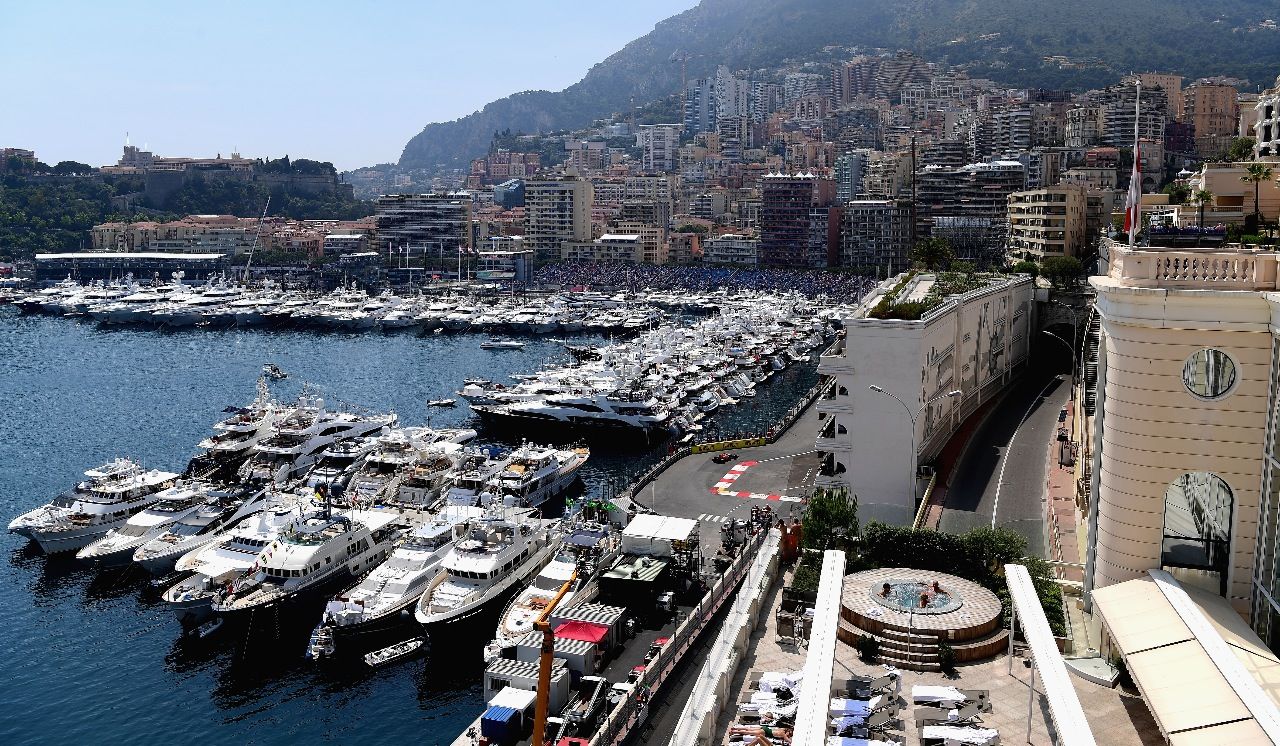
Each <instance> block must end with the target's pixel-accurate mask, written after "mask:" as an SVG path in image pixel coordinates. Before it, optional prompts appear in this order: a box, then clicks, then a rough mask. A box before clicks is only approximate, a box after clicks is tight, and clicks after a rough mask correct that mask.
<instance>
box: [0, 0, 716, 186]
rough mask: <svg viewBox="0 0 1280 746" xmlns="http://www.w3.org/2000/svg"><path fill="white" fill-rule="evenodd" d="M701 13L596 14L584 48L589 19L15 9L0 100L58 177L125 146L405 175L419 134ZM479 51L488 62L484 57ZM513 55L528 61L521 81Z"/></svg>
mask: <svg viewBox="0 0 1280 746" xmlns="http://www.w3.org/2000/svg"><path fill="white" fill-rule="evenodd" d="M694 4H695V2H694V0H659V2H653V3H645V4H641V5H618V6H610V7H609V8H608V10H607V11H606V10H601V9H599V8H597V7H594V6H592V9H591V12H592V13H593V14H595V15H596V16H597V17H599V16H602V15H607V18H606V19H602V20H607V22H604V23H594V24H592V32H591V33H590V34H583V33H580V28H581V27H580V25H579V24H580V23H581V18H580V17H581V14H582V13H583V11H584V10H585V9H587V5H586V4H585V3H580V2H576V3H554V4H545V5H544V4H529V3H517V2H510V1H509V0H499V2H496V3H487V4H484V5H445V6H437V5H435V4H423V5H417V4H410V3H405V4H400V3H391V4H386V5H379V6H375V7H368V8H363V9H361V10H360V11H359V13H358V15H356V14H353V13H352V12H351V10H350V9H349V8H348V7H346V6H343V5H341V4H339V3H332V2H319V3H309V4H307V5H306V12H305V13H300V12H299V11H300V10H301V6H300V5H298V4H293V3H281V4H275V5H271V6H254V5H250V4H247V3H230V4H228V5H226V6H223V7H220V8H219V9H218V10H217V11H216V13H210V12H208V11H206V10H197V9H195V8H191V9H188V8H184V7H174V6H170V5H160V4H157V3H147V2H133V3H113V4H110V5H100V6H99V5H88V4H86V5H79V6H74V7H73V6H72V4H67V3H50V4H38V5H37V4H21V3H12V2H10V3H5V4H4V6H3V9H2V10H0V15H3V16H5V17H6V19H7V21H8V23H7V24H6V25H9V26H10V28H13V29H17V28H23V29H28V30H29V33H20V34H10V35H9V37H10V38H9V39H8V41H6V43H5V44H4V45H3V47H0V86H3V88H4V89H5V90H6V92H7V96H8V98H9V100H10V101H11V102H14V101H21V102H22V105H20V106H18V105H14V106H5V107H0V133H3V134H4V140H5V142H6V144H15V145H20V146H22V147H27V148H31V149H33V150H35V151H37V152H39V153H41V157H44V158H48V159H50V161H51V162H55V163H56V162H57V161H60V160H78V161H87V162H89V163H91V164H92V165H95V166H99V165H103V164H108V163H114V162H115V160H116V159H117V158H118V157H119V154H120V146H121V144H122V143H123V142H124V140H125V135H126V133H129V136H130V139H131V140H132V141H133V143H134V144H135V145H139V146H141V145H144V144H145V145H146V146H147V147H148V148H149V149H151V150H153V151H155V152H156V153H158V154H162V155H188V154H192V155H197V154H198V155H204V156H210V157H211V156H213V155H215V154H217V153H219V152H220V153H222V154H223V155H224V156H225V155H228V154H230V153H231V152H232V151H233V150H238V151H239V152H241V153H243V154H244V155H246V156H253V157H261V156H272V157H279V156H281V155H285V154H288V155H290V156H292V157H295V158H297V157H309V158H315V159H318V160H329V161H333V162H334V163H335V165H337V166H338V168H340V169H349V168H355V167H359V166H364V165H370V164H373V163H381V162H387V161H395V160H396V159H397V158H399V156H400V149H401V148H402V147H403V146H404V143H405V141H406V140H407V139H408V138H409V137H410V136H411V135H413V134H414V133H416V132H417V131H418V130H420V129H421V128H422V126H423V125H425V124H426V123H428V122H433V121H445V120H450V119H454V118H456V117H459V116H463V115H465V114H468V113H470V112H472V111H474V110H476V109H478V108H480V107H482V106H484V104H485V103H487V102H488V101H490V100H492V99H494V98H497V97H500V96H505V95H508V94H510V93H514V92H516V91H520V90H528V89H547V90H559V89H561V88H564V87H565V86H567V85H570V84H572V83H573V82H575V81H576V80H578V79H579V78H581V77H582V75H583V74H584V73H585V72H586V71H587V69H589V68H590V67H591V65H593V64H595V63H597V62H598V61H600V60H601V59H604V58H605V57H607V56H608V55H609V54H611V53H613V52H614V51H616V50H617V49H619V48H620V47H622V46H623V45H624V44H626V43H627V42H628V41H630V40H631V39H633V38H636V37H637V36H641V35H643V34H644V33H645V32H646V31H648V30H649V29H650V28H652V27H653V24H654V23H656V22H658V21H660V20H662V19H663V18H666V17H668V16H670V15H672V14H674V13H679V12H680V11H683V10H685V9H687V8H689V7H691V6H693V5H694ZM353 16H355V17H353ZM495 18H501V19H503V23H500V24H497V23H494V19H495ZM299 19H302V20H301V21H299ZM299 23H300V25H298V24H299ZM205 24H208V27H207V28H202V26H204V25H205ZM429 29H436V32H434V33H431V32H429V31H427V30H429ZM445 29H447V30H448V31H447V32H445V31H444V30H445ZM55 30H56V31H55ZM481 38H482V39H483V40H484V43H483V47H484V48H485V49H489V50H492V51H491V52H489V53H485V54H477V53H476V52H475V50H476V48H477V40H478V39H481ZM107 39H110V40H113V41H112V43H109V44H105V43H103V42H104V40H107ZM129 39H132V40H133V43H131V42H128V41H127V40H129ZM532 39H536V40H538V43H536V44H531V43H529V41H530V40H532ZM144 42H145V43H144ZM262 50H269V52H268V54H267V55H265V56H264V55H263V54H262ZM504 50H506V52H511V53H514V52H516V51H517V50H518V52H519V56H518V59H519V63H518V64H513V60H514V59H515V58H514V57H513V56H512V54H508V53H506V52H504ZM440 70H447V71H448V72H447V74H440V73H438V71H440ZM233 100H238V101H239V103H237V104H234V105H231V104H230V103H229V102H230V101H233ZM304 116H305V117H306V118H307V121H306V124H305V126H300V121H299V119H300V117H304Z"/></svg>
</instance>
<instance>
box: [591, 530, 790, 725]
mask: <svg viewBox="0 0 1280 746" xmlns="http://www.w3.org/2000/svg"><path fill="white" fill-rule="evenodd" d="M770 536H772V537H774V541H775V542H776V541H777V536H778V534H777V532H776V531H772V530H770V531H758V532H757V533H756V534H755V535H754V536H753V537H752V538H751V539H750V541H748V542H747V543H746V545H744V546H743V548H742V551H741V552H740V553H739V554H738V556H737V557H736V558H735V559H734V560H733V563H732V564H730V565H729V567H727V568H726V569H725V572H724V574H723V575H721V576H720V577H719V578H718V579H716V581H715V583H713V584H712V585H711V588H710V589H708V591H707V592H706V593H705V594H703V596H702V599H701V600H700V601H698V605H697V606H696V607H694V608H693V609H691V610H690V611H689V615H688V616H687V617H685V619H684V621H682V622H680V624H679V626H677V627H676V630H675V632H673V633H672V634H671V639H670V640H669V641H668V642H667V644H666V645H665V646H664V647H663V648H662V650H661V651H660V652H659V653H658V655H657V656H656V657H655V658H654V659H653V660H652V661H650V662H649V664H648V665H647V666H645V669H644V671H643V672H642V673H641V674H640V678H639V679H638V680H636V682H635V685H634V687H633V689H632V693H633V696H631V697H628V698H626V699H624V700H622V701H621V702H619V703H618V704H617V706H615V707H614V708H613V710H612V711H611V712H609V713H607V714H606V715H605V718H604V721H603V722H602V723H600V726H599V729H598V730H597V731H596V735H595V736H593V737H592V739H591V746H616V744H620V743H622V742H623V741H625V740H626V739H627V737H628V736H629V735H631V731H632V730H633V729H635V728H637V727H639V726H640V725H642V724H643V723H644V721H645V718H646V717H647V716H648V714H649V702H650V701H651V700H652V699H653V696H654V695H655V694H657V693H658V692H659V691H660V690H661V689H662V685H663V684H664V683H666V681H667V678H668V677H669V676H670V675H671V672H672V671H674V670H675V668H676V666H677V665H679V663H680V661H681V660H683V658H684V655H685V653H687V652H688V651H689V649H690V648H691V647H693V645H694V643H696V642H697V641H698V638H699V637H700V636H701V635H702V633H703V632H704V631H705V630H706V629H707V627H708V626H709V625H710V624H711V620H712V619H714V618H715V616H716V612H718V611H719V610H720V607H721V606H723V605H724V602H725V600H726V599H728V598H729V597H730V596H732V595H733V594H734V591H735V589H737V587H738V585H739V583H741V582H742V579H743V578H744V577H746V575H747V572H748V571H749V570H750V569H751V568H752V566H753V565H754V563H755V560H756V557H757V555H758V554H760V549H761V547H762V546H763V545H764V544H765V542H766V540H767V538H768V537H770Z"/></svg>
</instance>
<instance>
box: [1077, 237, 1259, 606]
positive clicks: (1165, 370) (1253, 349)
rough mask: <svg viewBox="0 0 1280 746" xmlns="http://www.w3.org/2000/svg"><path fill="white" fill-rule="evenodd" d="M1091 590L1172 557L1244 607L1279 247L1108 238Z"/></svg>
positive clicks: (1169, 566) (1184, 576) (1102, 285)
mask: <svg viewBox="0 0 1280 746" xmlns="http://www.w3.org/2000/svg"><path fill="white" fill-rule="evenodd" d="M1107 255H1108V257H1109V258H1110V267H1109V273H1108V274H1107V275H1105V276H1101V277H1094V278H1092V279H1091V280H1090V282H1091V284H1092V285H1093V287H1094V288H1095V290H1096V291H1097V305H1096V312H1097V314H1098V317H1099V319H1100V321H1101V332H1100V336H1099V349H1098V370H1097V388H1096V397H1097V404H1096V414H1095V416H1094V421H1093V426H1092V428H1091V434H1090V437H1091V446H1092V447H1091V448H1090V452H1091V453H1092V467H1091V469H1090V472H1091V475H1092V476H1091V486H1090V494H1091V495H1093V496H1094V498H1093V499H1092V500H1091V501H1090V506H1089V524H1090V525H1089V529H1090V530H1089V537H1090V540H1089V546H1088V551H1087V557H1086V560H1087V562H1086V579H1085V588H1086V591H1089V592H1091V591H1092V590H1093V589H1096V588H1104V587H1107V586H1110V585H1113V584H1116V583H1122V582H1125V581H1129V580H1134V579H1136V578H1140V577H1143V576H1144V574H1145V573H1146V571H1147V570H1150V569H1163V570H1167V571H1169V572H1170V573H1172V574H1173V575H1174V576H1175V577H1177V578H1178V580H1179V581H1180V582H1182V583H1184V584H1187V585H1192V586H1195V587H1199V588H1202V589H1204V590H1208V591H1210V592H1213V593H1216V594H1218V595H1222V596H1224V597H1226V598H1227V600H1228V601H1229V602H1230V603H1231V604H1232V605H1233V606H1234V607H1235V608H1236V609H1237V610H1238V611H1240V612H1242V613H1243V612H1247V611H1248V609H1249V606H1250V600H1251V596H1252V595H1253V582H1252V581H1253V577H1254V570H1255V567H1254V566H1255V547H1256V544H1257V538H1258V522H1259V506H1260V502H1261V496H1260V495H1261V487H1262V477H1263V466H1264V454H1263V448H1262V444H1263V442H1264V440H1265V439H1266V434H1267V425H1268V415H1267V413H1268V411H1270V410H1269V401H1270V400H1271V398H1272V397H1274V394H1275V392H1274V389H1275V383H1274V382H1275V380H1276V373H1275V368H1274V364H1273V346H1274V345H1275V343H1274V337H1275V335H1274V331H1275V330H1276V328H1277V327H1276V326H1275V324H1274V322H1273V315H1274V316H1275V318H1280V309H1277V307H1274V306H1273V302H1272V299H1271V295H1272V294H1270V293H1267V292H1265V291H1269V290H1271V291H1273V290H1275V289H1276V255H1275V254H1264V253H1258V252H1249V251H1229V250H1221V249H1217V250H1213V249H1186V250H1182V249H1179V250H1174V249H1159V248H1147V247H1139V248H1138V249H1137V250H1131V249H1129V248H1128V247H1127V246H1121V245H1119V244H1115V243H1111V244H1109V245H1108V247H1107Z"/></svg>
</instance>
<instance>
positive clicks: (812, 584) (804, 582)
mask: <svg viewBox="0 0 1280 746" xmlns="http://www.w3.org/2000/svg"><path fill="white" fill-rule="evenodd" d="M821 581H822V569H821V568H818V567H814V566H812V565H809V564H806V563H804V562H801V563H800V564H799V565H796V572H795V574H794V575H792V576H791V590H793V591H801V592H803V593H817V592H818V584H819V583H820V582H821Z"/></svg>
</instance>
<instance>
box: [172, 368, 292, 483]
mask: <svg viewBox="0 0 1280 746" xmlns="http://www.w3.org/2000/svg"><path fill="white" fill-rule="evenodd" d="M222 411H223V413H224V414H226V415H229V416H228V417H227V418H226V419H224V420H222V421H221V422H218V423H215V424H214V426H213V433H214V434H213V435H211V436H209V437H208V438H205V439H204V440H202V441H200V443H199V445H197V448H199V449H200V453H199V454H197V455H196V456H195V458H193V459H192V460H191V463H190V464H189V465H188V466H187V474H189V475H192V476H196V477H200V478H205V479H215V480H221V479H225V478H229V477H232V476H234V475H235V473H236V470H237V469H239V468H240V467H241V466H242V465H243V464H244V462H245V460H246V459H248V458H249V455H250V454H251V453H252V450H253V447H254V446H256V445H257V444H259V443H261V442H262V441H263V440H265V439H266V438H268V437H270V436H271V435H272V434H274V432H275V426H276V423H278V422H279V421H280V419H281V418H282V417H284V415H285V414H286V412H287V410H286V409H285V408H284V407H282V406H280V405H279V404H277V403H276V402H275V401H274V400H273V399H272V398H271V392H270V391H269V390H268V389H267V382H266V379H264V378H259V379H258V396H257V398H255V399H254V400H253V401H252V402H250V403H249V406H247V407H227V408H226V409H224V410H222Z"/></svg>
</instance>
